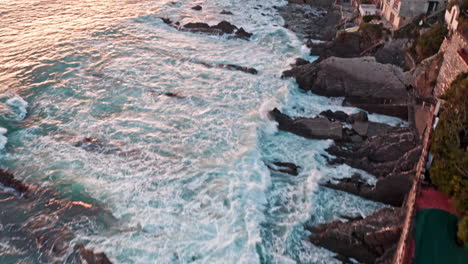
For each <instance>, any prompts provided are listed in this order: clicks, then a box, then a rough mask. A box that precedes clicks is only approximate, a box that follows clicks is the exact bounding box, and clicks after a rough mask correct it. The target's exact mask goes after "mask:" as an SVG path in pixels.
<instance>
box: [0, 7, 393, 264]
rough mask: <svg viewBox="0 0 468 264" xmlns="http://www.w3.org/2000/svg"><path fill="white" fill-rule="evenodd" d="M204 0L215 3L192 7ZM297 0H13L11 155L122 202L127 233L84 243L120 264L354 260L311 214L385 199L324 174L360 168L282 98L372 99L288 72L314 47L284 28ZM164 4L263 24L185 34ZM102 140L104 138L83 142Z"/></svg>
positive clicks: (78, 188) (93, 196) (66, 191)
mask: <svg viewBox="0 0 468 264" xmlns="http://www.w3.org/2000/svg"><path fill="white" fill-rule="evenodd" d="M197 4H201V5H202V6H203V10H202V11H194V10H192V9H191V7H192V6H194V5H197ZM284 4H286V1H282V0H265V1H261V2H259V1H255V0H243V1H235V0H207V1H189V0H185V1H184V0H182V1H173V0H171V1H169V0H152V1H151V0H127V1H125V0H115V1H98V0H80V1H71V0H69V1H52V0H12V1H2V2H0V18H1V19H0V28H1V29H2V30H0V167H2V168H5V169H9V170H10V171H12V172H13V173H14V174H15V175H16V177H18V178H19V179H21V180H23V181H25V182H27V183H30V184H37V185H40V186H42V187H47V188H51V189H52V190H54V191H56V192H59V193H60V194H62V195H63V196H65V197H69V198H71V199H84V198H83V197H88V198H89V200H87V201H88V202H89V201H97V202H98V203H99V204H100V205H101V206H104V207H105V208H106V209H108V210H110V211H111V212H112V213H113V215H114V216H115V217H116V218H117V219H119V224H118V226H116V227H114V228H113V229H112V230H110V231H109V230H106V231H102V230H95V231H94V232H89V230H81V229H80V228H75V230H73V231H74V232H75V234H76V235H77V238H76V239H75V241H74V242H82V243H85V244H86V246H87V247H88V248H92V249H95V250H96V251H104V252H105V253H106V254H107V255H108V256H109V258H110V259H111V260H112V261H113V262H114V263H248V264H253V263H339V262H338V261H336V260H334V259H333V253H331V252H329V251H327V250H325V249H322V248H318V247H315V246H313V245H311V244H310V243H309V242H308V241H307V237H308V235H309V233H308V232H307V231H305V230H304V228H303V226H304V224H305V223H308V224H317V223H323V222H327V221H330V220H334V219H339V217H340V215H343V214H345V215H363V216H364V215H367V214H369V213H371V212H372V211H373V210H376V209H377V208H380V207H381V206H382V205H381V204H377V203H374V202H370V201H365V200H362V199H360V198H358V197H355V196H352V195H348V194H345V193H342V192H336V191H332V190H329V189H326V188H323V187H320V186H319V183H320V182H322V181H326V180H328V179H332V178H342V177H348V176H350V175H351V174H352V173H354V172H355V171H356V170H354V169H352V168H350V167H348V166H346V165H342V166H337V167H330V166H327V165H326V163H325V158H324V157H323V156H322V155H325V151H324V149H325V148H327V147H328V146H329V145H330V144H332V142H331V141H329V140H309V139H304V138H301V137H298V136H295V135H292V134H290V133H285V132H280V131H278V130H277V129H276V126H275V124H274V123H273V122H272V121H270V120H269V119H268V117H267V112H268V111H269V110H271V109H273V108H274V107H279V108H280V109H282V110H283V111H285V112H286V113H288V114H290V115H292V116H313V115H317V114H318V113H320V111H323V110H327V109H332V110H343V111H346V112H348V113H352V112H356V111H358V109H355V108H350V107H341V106H340V103H341V101H340V99H339V98H338V99H328V98H324V97H319V96H316V95H313V94H310V93H308V94H306V93H303V92H301V91H300V90H299V89H298V87H297V85H296V84H295V82H294V80H282V79H281V78H280V76H281V73H282V71H284V70H285V69H287V68H288V67H289V64H290V63H292V62H293V61H294V60H295V58H297V57H302V58H305V59H313V58H311V57H309V56H308V51H307V49H306V48H305V47H304V45H303V44H302V41H301V40H300V39H298V38H297V37H296V35H295V34H294V33H292V32H290V31H288V30H287V29H285V28H283V27H282V26H281V25H283V24H284V21H283V20H282V18H281V17H280V16H279V15H278V14H277V12H276V11H275V9H274V8H273V6H275V5H276V6H280V5H284ZM222 10H229V11H231V12H233V13H234V15H232V16H228V15H220V14H219V13H220V12H221V11H222ZM160 17H168V18H170V19H171V20H172V21H181V23H182V24H183V23H187V22H207V23H210V24H216V23H218V22H220V21H221V20H227V21H230V22H232V23H233V24H235V25H237V26H239V27H244V28H245V29H246V30H247V31H249V32H252V33H253V34H254V35H253V37H252V38H251V40H250V41H244V40H233V39H229V38H227V37H224V36H221V37H220V36H207V35H201V34H193V33H189V32H180V31H177V30H176V29H174V28H172V27H169V26H167V25H166V24H164V23H163V22H162V21H161V19H160ZM200 62H203V63H213V64H214V63H230V64H238V65H242V66H246V67H254V68H256V69H257V70H258V71H259V74H258V75H250V74H246V73H243V72H238V71H230V70H226V69H217V68H207V67H205V66H203V65H202V64H200ZM168 92H170V93H176V94H178V95H179V97H178V98H175V97H168V96H165V95H164V93H168ZM370 118H371V120H375V121H382V122H387V123H390V124H397V123H399V122H401V120H398V119H394V118H389V117H383V116H379V115H371V116H370ZM86 137H89V138H95V139H97V140H98V141H99V142H100V143H99V144H98V145H97V146H96V145H94V146H88V147H83V145H81V146H80V144H77V143H79V142H82V141H83V140H84V139H85V138H86ZM272 161H283V162H293V163H295V164H297V165H299V166H300V167H301V169H300V173H299V175H298V176H296V177H293V176H288V175H284V174H277V173H271V172H270V171H269V170H268V168H267V166H266V165H265V162H272ZM364 175H365V176H366V177H368V179H369V181H372V180H375V179H373V177H372V176H370V175H367V174H365V173H364ZM77 197H78V198H77ZM3 247H5V246H3ZM6 247H8V246H6ZM10 251H14V250H10ZM23 257H24V256H23V255H21V254H18V256H17V258H18V261H20V260H21V259H22V258H23ZM1 258H2V253H1V252H0V259H1Z"/></svg>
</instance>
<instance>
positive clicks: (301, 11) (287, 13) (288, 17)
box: [277, 0, 341, 40]
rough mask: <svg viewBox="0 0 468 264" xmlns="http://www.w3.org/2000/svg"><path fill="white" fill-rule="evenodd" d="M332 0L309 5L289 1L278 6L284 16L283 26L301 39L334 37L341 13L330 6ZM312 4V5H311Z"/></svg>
mask: <svg viewBox="0 0 468 264" xmlns="http://www.w3.org/2000/svg"><path fill="white" fill-rule="evenodd" d="M332 3H333V1H325V0H324V1H317V3H310V5H301V4H295V3H290V4H288V5H286V6H282V7H278V8H277V10H278V12H279V14H280V15H281V16H282V17H283V18H284V20H285V23H286V24H285V25H284V27H286V28H288V29H290V30H291V31H293V32H295V33H296V34H297V35H298V36H299V37H301V38H303V39H317V40H332V39H333V38H334V37H335V34H336V31H337V26H338V24H339V23H340V20H341V15H340V13H339V11H338V10H334V9H332V8H331V5H332ZM311 5H314V6H311Z"/></svg>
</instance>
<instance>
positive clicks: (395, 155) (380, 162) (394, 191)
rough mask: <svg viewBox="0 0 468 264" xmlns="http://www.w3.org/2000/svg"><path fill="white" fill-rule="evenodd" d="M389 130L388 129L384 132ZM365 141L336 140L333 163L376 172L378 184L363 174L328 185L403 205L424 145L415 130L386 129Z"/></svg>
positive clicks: (371, 198)
mask: <svg viewBox="0 0 468 264" xmlns="http://www.w3.org/2000/svg"><path fill="white" fill-rule="evenodd" d="M382 131H386V132H382ZM382 131H381V132H378V133H376V134H375V135H374V136H371V137H368V138H367V139H366V140H365V141H364V142H363V143H354V142H336V143H335V144H334V145H332V146H331V147H330V148H328V149H327V152H329V153H330V154H332V155H334V156H335V158H333V159H330V160H329V163H330V164H343V163H344V164H348V165H349V166H351V167H353V168H358V169H362V170H364V171H367V172H369V173H371V174H372V175H375V176H376V177H377V183H376V184H375V186H372V185H369V184H367V183H366V182H365V181H364V180H362V179H361V177H360V176H359V175H354V176H353V177H351V178H346V179H340V180H338V183H332V182H330V181H329V182H327V183H325V184H324V186H326V187H329V188H332V189H336V190H342V191H345V192H349V193H352V194H355V195H359V196H361V197H364V198H366V199H370V200H373V201H378V202H382V203H386V204H389V205H393V206H401V205H402V204H403V201H404V199H405V197H406V195H407V194H408V192H409V191H410V189H411V185H412V180H413V176H414V169H415V166H416V164H417V162H418V160H419V156H420V155H421V145H420V142H419V138H418V136H417V135H416V132H415V131H414V129H411V128H390V129H388V128H386V130H382Z"/></svg>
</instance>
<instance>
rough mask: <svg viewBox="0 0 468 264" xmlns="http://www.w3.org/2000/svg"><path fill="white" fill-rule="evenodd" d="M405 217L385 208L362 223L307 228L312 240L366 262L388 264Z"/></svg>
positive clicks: (351, 221) (353, 222)
mask: <svg viewBox="0 0 468 264" xmlns="http://www.w3.org/2000/svg"><path fill="white" fill-rule="evenodd" d="M403 218H404V215H403V213H402V211H401V210H400V209H396V208H383V209H380V210H379V211H377V212H375V213H373V214H371V215H369V216H367V217H365V218H364V219H360V220H350V221H348V222H341V221H334V222H331V223H327V224H322V225H318V226H312V227H307V229H308V230H309V231H311V232H312V235H311V236H310V241H311V242H312V243H313V244H315V245H318V246H321V247H324V248H327V249H329V250H331V251H333V252H336V253H338V254H340V255H341V256H346V257H349V258H354V259H356V260H357V261H359V262H362V263H366V264H367V263H369V264H371V263H372V264H373V263H386V262H385V261H388V258H386V259H382V258H381V257H382V256H384V255H386V254H388V253H389V252H392V251H393V250H394V248H395V246H396V244H397V242H398V239H399V238H400V234H401V224H402V222H403Z"/></svg>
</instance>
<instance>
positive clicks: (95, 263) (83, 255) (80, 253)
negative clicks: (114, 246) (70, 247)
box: [67, 244, 112, 264]
mask: <svg viewBox="0 0 468 264" xmlns="http://www.w3.org/2000/svg"><path fill="white" fill-rule="evenodd" d="M74 251H75V252H77V254H75V256H73V257H74V258H75V259H74V260H75V262H73V263H77V261H78V263H86V264H112V262H111V261H110V260H109V259H108V258H107V256H106V254H104V253H95V252H93V251H92V250H89V249H86V248H85V247H84V246H83V245H82V244H77V245H75V248H74ZM69 259H70V258H69ZM67 263H72V262H71V261H70V262H68V261H67Z"/></svg>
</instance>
